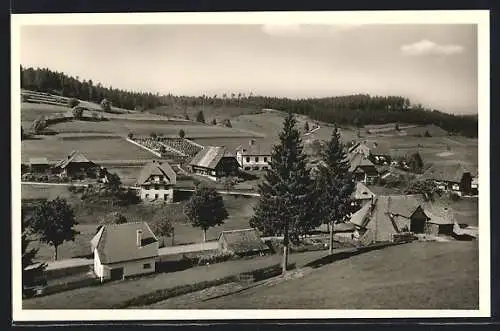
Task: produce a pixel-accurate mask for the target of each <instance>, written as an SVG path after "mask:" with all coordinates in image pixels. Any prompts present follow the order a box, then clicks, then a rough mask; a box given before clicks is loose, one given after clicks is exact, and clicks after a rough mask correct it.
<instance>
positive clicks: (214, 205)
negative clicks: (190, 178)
mask: <svg viewBox="0 0 500 331" xmlns="http://www.w3.org/2000/svg"><path fill="white" fill-rule="evenodd" d="M184 213H185V214H186V216H187V217H188V218H189V221H190V222H191V225H192V226H193V227H198V228H201V229H202V230H203V242H205V241H206V239H207V230H208V229H209V228H211V227H213V226H216V225H221V224H223V223H224V220H226V219H227V218H228V216H229V214H228V213H227V210H226V207H225V206H224V201H223V200H222V196H221V195H220V194H219V193H218V192H217V191H216V190H215V188H213V187H207V186H205V185H202V184H199V185H197V186H196V188H195V190H194V193H193V195H192V196H191V198H190V199H189V200H188V202H187V203H186V205H185V208H184Z"/></svg>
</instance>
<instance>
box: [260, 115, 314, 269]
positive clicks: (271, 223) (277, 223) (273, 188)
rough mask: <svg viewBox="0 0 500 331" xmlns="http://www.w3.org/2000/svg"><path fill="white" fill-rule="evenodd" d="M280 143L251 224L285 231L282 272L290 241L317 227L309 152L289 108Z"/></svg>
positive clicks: (270, 231)
mask: <svg viewBox="0 0 500 331" xmlns="http://www.w3.org/2000/svg"><path fill="white" fill-rule="evenodd" d="M279 139H280V143H279V144H278V145H275V146H274V147H273V152H272V154H271V161H270V162H269V165H270V168H269V169H268V170H267V171H266V173H265V175H264V181H263V182H262V183H260V184H259V187H258V191H259V193H260V198H259V202H258V204H257V205H256V206H255V209H254V211H255V214H254V216H253V217H252V218H251V219H250V226H251V227H254V228H258V229H259V230H260V231H262V232H263V233H264V234H265V235H277V234H282V235H283V237H284V239H283V245H284V248H283V252H284V254H283V265H282V268H283V272H285V271H286V270H287V265H288V247H289V243H290V241H294V242H296V241H298V239H299V236H300V235H301V234H305V233H307V231H308V230H310V229H311V228H314V227H315V225H316V224H314V220H315V219H316V218H315V217H314V212H313V210H312V207H313V199H314V196H313V194H312V188H313V185H312V180H311V178H310V173H309V170H308V169H307V168H306V155H305V154H304V153H303V145H302V141H301V138H300V132H299V130H298V129H297V128H296V120H295V118H294V115H293V114H292V113H291V112H289V113H288V115H287V117H286V118H285V120H284V124H283V130H282V132H281V133H280V135H279Z"/></svg>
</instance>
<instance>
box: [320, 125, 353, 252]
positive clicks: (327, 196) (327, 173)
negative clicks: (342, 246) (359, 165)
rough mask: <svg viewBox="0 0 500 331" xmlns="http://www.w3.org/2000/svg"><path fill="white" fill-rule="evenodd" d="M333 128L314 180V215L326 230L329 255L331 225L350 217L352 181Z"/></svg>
mask: <svg viewBox="0 0 500 331" xmlns="http://www.w3.org/2000/svg"><path fill="white" fill-rule="evenodd" d="M340 139H341V138H340V133H339V132H338V129H337V126H335V128H334V130H333V131H332V135H331V138H330V140H329V141H328V142H327V144H326V146H325V148H324V149H323V150H322V151H321V160H322V162H321V164H320V165H319V169H318V170H319V171H318V176H317V177H316V180H315V184H316V187H315V192H316V196H317V198H316V208H315V210H316V212H317V216H318V217H319V218H320V220H321V221H322V222H323V223H324V224H328V225H329V228H330V245H329V249H330V254H331V253H332V252H333V225H334V223H336V222H341V221H343V220H344V219H345V218H346V216H348V215H349V214H350V211H351V210H350V209H351V202H352V200H351V195H352V192H353V191H354V188H355V186H354V181H353V180H352V178H351V175H350V174H349V162H348V160H347V155H346V153H345V148H344V144H343V143H342V142H341V140H340Z"/></svg>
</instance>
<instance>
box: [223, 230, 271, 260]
mask: <svg viewBox="0 0 500 331" xmlns="http://www.w3.org/2000/svg"><path fill="white" fill-rule="evenodd" d="M218 241H219V250H220V251H221V252H230V253H233V254H236V255H240V256H242V255H252V254H260V253H265V252H267V251H269V250H270V248H269V247H268V246H267V245H266V244H265V243H264V242H263V241H262V239H261V238H260V235H259V233H258V232H257V230H256V229H241V230H230V231H222V232H221V233H220V235H219V239H218Z"/></svg>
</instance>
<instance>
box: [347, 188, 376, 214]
mask: <svg viewBox="0 0 500 331" xmlns="http://www.w3.org/2000/svg"><path fill="white" fill-rule="evenodd" d="M373 198H375V193H373V192H372V190H370V189H369V188H368V187H367V186H366V185H365V184H363V183H362V182H356V187H355V189H354V192H352V194H351V199H352V200H353V201H352V206H353V209H354V210H355V211H357V210H359V209H360V208H361V207H363V206H364V205H366V204H367V203H369V202H370V201H372V200H373Z"/></svg>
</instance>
